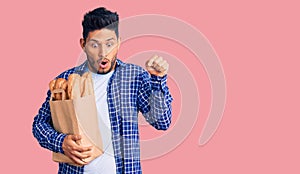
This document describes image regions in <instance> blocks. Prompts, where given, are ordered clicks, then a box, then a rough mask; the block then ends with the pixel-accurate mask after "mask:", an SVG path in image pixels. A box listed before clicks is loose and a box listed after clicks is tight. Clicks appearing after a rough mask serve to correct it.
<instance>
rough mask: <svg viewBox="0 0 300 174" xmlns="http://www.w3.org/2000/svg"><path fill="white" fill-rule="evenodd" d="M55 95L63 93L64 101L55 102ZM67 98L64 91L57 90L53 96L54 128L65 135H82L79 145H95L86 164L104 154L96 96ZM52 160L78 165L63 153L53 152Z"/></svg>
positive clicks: (52, 114) (51, 107) (52, 115)
mask: <svg viewBox="0 0 300 174" xmlns="http://www.w3.org/2000/svg"><path fill="white" fill-rule="evenodd" d="M55 93H62V100H58V101H53V100H52V98H53V95H54V94H55ZM65 96H66V94H65V91H64V90H62V89H56V90H54V91H53V92H52V94H51V99H50V101H49V102H50V111H51V117H52V121H53V126H54V128H55V130H56V131H58V132H61V133H64V134H80V135H81V136H82V139H81V140H80V141H79V142H77V143H78V144H81V145H83V146H90V145H93V146H94V147H93V150H92V152H93V155H92V156H91V157H89V158H87V159H84V160H85V161H86V162H90V161H92V160H93V159H95V158H96V157H98V156H100V155H101V154H103V147H102V139H101V134H100V130H99V125H98V116H97V108H96V103H95V96H94V95H87V96H84V97H81V98H79V99H73V100H66V99H65V98H66V97H65ZM52 160H53V161H55V162H62V163H69V164H71V165H77V164H75V163H74V162H73V161H72V160H71V159H70V158H69V157H67V156H65V155H64V154H61V153H55V152H53V155H52ZM77 166H78V165H77Z"/></svg>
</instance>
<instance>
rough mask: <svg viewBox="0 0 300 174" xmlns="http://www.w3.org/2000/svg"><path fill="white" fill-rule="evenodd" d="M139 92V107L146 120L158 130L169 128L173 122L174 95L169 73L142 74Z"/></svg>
mask: <svg viewBox="0 0 300 174" xmlns="http://www.w3.org/2000/svg"><path fill="white" fill-rule="evenodd" d="M141 82H142V84H141V87H140V89H139V92H138V107H139V111H141V112H142V114H143V115H144V117H145V119H146V121H147V122H148V123H149V124H151V125H152V126H153V127H155V128H156V129H158V130H167V129H168V128H169V126H170V124H171V117H172V105H171V104H172V100H173V98H172V96H171V94H170V91H169V88H168V86H167V75H165V76H163V77H159V76H155V75H149V74H148V72H144V73H143V74H142V79H141Z"/></svg>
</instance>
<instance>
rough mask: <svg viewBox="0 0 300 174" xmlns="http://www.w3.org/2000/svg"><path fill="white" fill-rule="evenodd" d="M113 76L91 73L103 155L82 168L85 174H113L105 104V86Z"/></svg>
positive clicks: (113, 162) (106, 105) (109, 125)
mask: <svg viewBox="0 0 300 174" xmlns="http://www.w3.org/2000/svg"><path fill="white" fill-rule="evenodd" d="M112 74H113V71H112V72H109V73H107V74H95V73H92V78H93V83H94V92H95V99H96V105H97V112H98V124H99V127H100V132H101V137H102V143H103V150H104V153H103V154H102V155H100V156H99V157H97V158H96V159H94V160H93V161H91V162H90V163H89V164H87V165H85V166H84V173H85V174H115V173H116V162H115V158H114V151H113V146H112V140H111V124H110V119H109V112H108V104H107V91H106V89H107V85H108V81H109V79H110V77H111V75H112Z"/></svg>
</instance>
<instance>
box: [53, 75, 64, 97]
mask: <svg viewBox="0 0 300 174" xmlns="http://www.w3.org/2000/svg"><path fill="white" fill-rule="evenodd" d="M65 82H66V79H64V78H58V79H56V81H55V84H54V89H62V87H63V84H64V83H65ZM54 99H55V100H62V94H60V93H56V94H54Z"/></svg>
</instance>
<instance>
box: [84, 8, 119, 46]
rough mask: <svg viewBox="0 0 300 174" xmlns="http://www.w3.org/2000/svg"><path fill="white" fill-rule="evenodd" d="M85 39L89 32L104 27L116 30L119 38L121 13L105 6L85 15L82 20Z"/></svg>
mask: <svg viewBox="0 0 300 174" xmlns="http://www.w3.org/2000/svg"><path fill="white" fill-rule="evenodd" d="M82 28H83V32H82V35H83V39H84V40H86V38H87V37H88V34H89V32H92V31H95V30H101V29H103V28H106V29H109V30H114V31H115V33H116V36H117V38H118V37H119V15H118V14H117V12H111V11H109V10H107V9H106V8H104V7H100V8H96V9H94V10H93V11H89V12H88V13H86V14H85V15H84V18H83V21H82Z"/></svg>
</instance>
